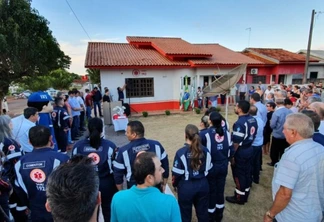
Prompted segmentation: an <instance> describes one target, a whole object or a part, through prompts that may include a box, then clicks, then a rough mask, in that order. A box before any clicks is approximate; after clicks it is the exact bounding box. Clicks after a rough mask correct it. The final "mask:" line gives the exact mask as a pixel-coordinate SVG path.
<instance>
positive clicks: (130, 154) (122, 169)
mask: <svg viewBox="0 0 324 222" xmlns="http://www.w3.org/2000/svg"><path fill="white" fill-rule="evenodd" d="M144 131H145V130H144V126H143V124H142V123H141V122H140V121H131V122H129V123H128V124H127V129H126V136H127V139H128V140H129V141H130V142H129V144H127V145H125V146H123V147H121V148H120V149H119V150H118V154H117V156H116V160H115V161H114V163H113V165H114V177H115V183H116V186H117V189H118V190H122V189H123V187H122V186H123V178H124V176H126V180H127V188H131V187H132V186H133V185H136V182H135V180H134V178H133V175H132V168H133V164H134V161H135V158H136V155H137V154H138V153H139V152H141V151H147V152H153V153H155V154H156V156H157V157H158V158H159V160H160V161H161V163H162V167H163V169H164V170H165V172H164V173H163V182H162V184H161V185H162V187H160V188H162V190H164V189H165V185H166V183H167V181H168V177H169V160H168V155H167V153H166V152H165V150H164V148H163V146H162V145H161V143H160V142H158V141H156V140H148V139H145V138H144Z"/></svg>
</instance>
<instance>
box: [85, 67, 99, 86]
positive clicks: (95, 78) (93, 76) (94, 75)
mask: <svg viewBox="0 0 324 222" xmlns="http://www.w3.org/2000/svg"><path fill="white" fill-rule="evenodd" d="M86 72H87V74H88V75H89V79H90V82H91V83H92V84H99V83H100V69H87V70H86Z"/></svg>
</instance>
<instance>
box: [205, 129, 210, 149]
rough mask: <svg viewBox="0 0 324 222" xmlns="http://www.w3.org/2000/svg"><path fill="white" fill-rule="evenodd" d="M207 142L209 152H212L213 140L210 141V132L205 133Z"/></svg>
mask: <svg viewBox="0 0 324 222" xmlns="http://www.w3.org/2000/svg"><path fill="white" fill-rule="evenodd" d="M205 137H206V140H207V143H206V148H207V149H208V150H209V152H210V153H211V141H210V135H209V134H208V133H206V134H205Z"/></svg>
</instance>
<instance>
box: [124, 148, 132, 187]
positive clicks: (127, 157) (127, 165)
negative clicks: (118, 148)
mask: <svg viewBox="0 0 324 222" xmlns="http://www.w3.org/2000/svg"><path fill="white" fill-rule="evenodd" d="M123 157H124V164H125V167H126V171H127V174H126V180H127V181H128V182H129V181H130V178H131V176H132V168H131V165H130V161H129V156H128V153H127V152H123Z"/></svg>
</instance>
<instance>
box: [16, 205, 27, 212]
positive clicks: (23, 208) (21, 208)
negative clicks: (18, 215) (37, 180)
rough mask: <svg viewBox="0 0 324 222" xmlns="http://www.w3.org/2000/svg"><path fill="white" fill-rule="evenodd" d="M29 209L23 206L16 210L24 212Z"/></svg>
mask: <svg viewBox="0 0 324 222" xmlns="http://www.w3.org/2000/svg"><path fill="white" fill-rule="evenodd" d="M26 209H27V207H26V206H23V207H16V210H17V211H23V210H26Z"/></svg>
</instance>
